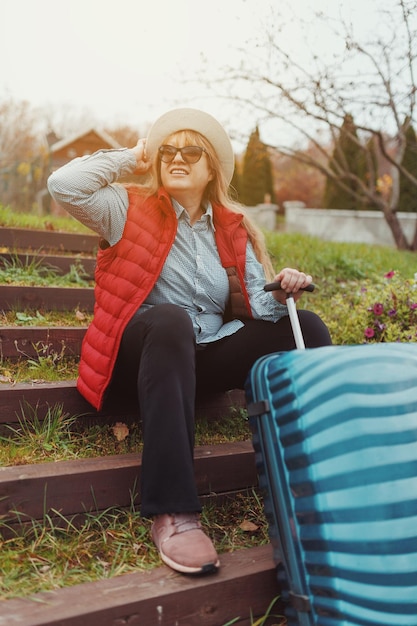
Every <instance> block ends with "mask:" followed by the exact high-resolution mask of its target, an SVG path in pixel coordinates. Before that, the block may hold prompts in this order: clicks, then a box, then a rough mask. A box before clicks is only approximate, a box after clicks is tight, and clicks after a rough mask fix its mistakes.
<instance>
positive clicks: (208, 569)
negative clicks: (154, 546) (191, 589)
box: [159, 551, 220, 576]
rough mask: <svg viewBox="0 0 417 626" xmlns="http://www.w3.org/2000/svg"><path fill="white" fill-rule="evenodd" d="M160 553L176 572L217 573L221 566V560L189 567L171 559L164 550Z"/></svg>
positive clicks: (195, 574) (194, 573) (193, 573)
mask: <svg viewBox="0 0 417 626" xmlns="http://www.w3.org/2000/svg"><path fill="white" fill-rule="evenodd" d="M159 554H160V557H161V559H162V561H163V562H164V563H165V565H168V567H170V568H171V569H173V570H175V571H176V572H180V573H181V574H189V575H193V576H198V575H202V576H204V575H206V574H215V573H216V572H217V571H218V569H219V567H220V561H219V560H218V561H216V562H215V563H204V565H202V566H201V567H189V566H187V565H181V564H180V563H176V562H175V561H173V560H172V559H170V558H169V556H166V554H164V553H163V552H162V551H160V552H159Z"/></svg>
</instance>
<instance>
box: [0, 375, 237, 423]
mask: <svg viewBox="0 0 417 626" xmlns="http://www.w3.org/2000/svg"><path fill="white" fill-rule="evenodd" d="M24 403H27V404H29V405H30V406H31V407H34V408H35V407H36V409H37V414H38V417H39V419H43V417H44V416H45V414H46V412H47V410H48V408H51V407H53V406H54V405H57V404H62V406H63V410H64V412H65V413H68V414H69V415H77V416H79V419H80V420H83V421H86V422H91V423H94V422H97V423H100V422H104V421H105V420H106V419H108V418H109V419H112V420H113V421H114V420H116V421H120V420H122V419H127V420H132V419H135V420H136V419H137V416H136V413H135V410H134V408H133V407H129V406H121V405H119V406H118V407H117V408H116V407H108V408H107V409H105V410H103V411H96V410H95V409H94V408H93V407H92V406H91V405H90V404H89V403H88V402H87V401H86V400H85V399H84V398H83V397H82V396H81V394H80V393H79V391H78V390H77V388H76V381H75V380H65V381H57V382H48V383H45V382H31V383H7V382H6V383H0V424H17V423H18V421H19V417H21V416H22V406H24ZM245 406H246V403H245V393H244V391H243V390H242V389H231V390H230V391H226V392H223V393H213V394H210V395H207V396H204V397H200V398H197V401H196V418H197V419H198V418H207V419H220V418H221V417H225V416H226V415H227V414H231V413H233V412H234V411H236V410H242V409H244V408H245Z"/></svg>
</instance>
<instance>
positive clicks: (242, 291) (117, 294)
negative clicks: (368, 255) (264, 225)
mask: <svg viewBox="0 0 417 626" xmlns="http://www.w3.org/2000/svg"><path fill="white" fill-rule="evenodd" d="M213 219H214V225H215V228H216V232H215V237H216V243H217V248H218V251H219V255H220V259H221V262H222V265H223V267H224V268H225V269H226V271H227V274H228V276H229V282H230V288H231V297H230V302H229V307H228V309H230V311H228V315H229V317H252V315H251V310H250V304H249V297H248V294H247V291H246V288H245V283H244V270H245V259H246V243H247V237H248V235H247V231H246V229H245V228H244V227H243V226H242V224H241V221H242V216H241V215H238V214H236V213H233V212H231V211H229V210H228V209H226V208H225V207H223V206H220V205H215V206H213ZM176 232H177V217H176V215H175V211H174V208H173V206H172V204H171V201H170V199H169V196H168V194H167V193H166V192H165V191H164V190H162V189H161V190H160V191H159V192H158V193H157V194H156V195H155V196H153V197H151V198H147V199H144V198H143V197H141V196H139V195H138V194H137V193H135V192H134V191H132V190H131V191H129V208H128V212H127V220H126V225H125V228H124V231H123V237H122V238H121V239H120V241H119V242H118V243H117V244H115V245H114V246H111V247H107V248H106V249H104V250H100V251H99V253H98V256H97V267H96V275H95V280H96V286H95V292H94V294H95V307H94V318H93V321H92V322H91V324H90V326H89V328H88V330H87V332H86V334H85V337H84V341H83V345H82V351H81V360H80V367H79V377H78V382H77V386H78V389H79V391H80V393H81V394H82V395H83V396H84V397H85V398H86V400H88V402H90V403H91V404H92V405H93V406H94V407H95V408H96V409H98V410H100V409H101V408H102V405H103V398H104V393H105V391H106V388H107V387H108V385H109V382H110V380H111V376H112V372H113V368H114V364H115V361H116V357H117V352H118V349H119V345H120V341H121V338H122V335H123V331H124V329H125V327H126V325H127V323H128V322H129V320H130V319H131V317H132V316H133V315H134V313H135V312H136V311H137V309H138V308H139V307H140V305H141V304H142V303H143V301H144V300H145V299H146V298H147V296H148V294H149V292H150V291H151V289H152V287H153V286H154V284H155V282H156V280H157V278H158V276H159V274H160V272H161V270H162V267H163V265H164V262H165V259H166V257H167V255H168V253H169V251H170V249H171V246H172V243H173V241H174V239H175V235H176Z"/></svg>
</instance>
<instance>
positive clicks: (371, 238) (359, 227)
mask: <svg viewBox="0 0 417 626" xmlns="http://www.w3.org/2000/svg"><path fill="white" fill-rule="evenodd" d="M284 209H285V231H286V232H289V233H291V232H297V233H302V234H305V235H312V236H314V237H319V238H320V239H325V240H327V241H346V242H357V243H369V244H380V245H388V246H395V242H394V238H393V236H392V233H391V230H390V229H389V227H388V224H387V223H386V221H385V218H384V216H383V214H382V213H380V212H379V211H343V210H340V211H339V210H336V209H308V208H305V205H304V204H303V203H302V202H284ZM397 215H398V219H399V221H400V223H401V225H402V227H403V229H404V234H405V236H406V237H407V239H408V241H409V242H410V243H411V241H412V240H413V237H414V230H415V227H416V222H417V214H416V213H397Z"/></svg>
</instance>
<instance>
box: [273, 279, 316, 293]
mask: <svg viewBox="0 0 417 626" xmlns="http://www.w3.org/2000/svg"><path fill="white" fill-rule="evenodd" d="M315 288H316V285H314V284H313V283H310V284H309V285H307V287H302V288H301V290H302V291H314V290H315ZM278 289H281V283H280V282H279V280H278V281H277V282H275V283H267V284H266V285H264V291H278Z"/></svg>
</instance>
